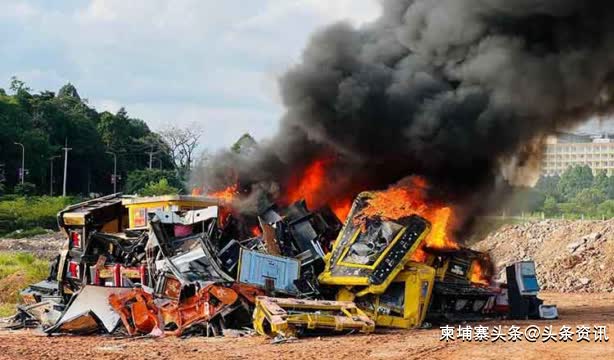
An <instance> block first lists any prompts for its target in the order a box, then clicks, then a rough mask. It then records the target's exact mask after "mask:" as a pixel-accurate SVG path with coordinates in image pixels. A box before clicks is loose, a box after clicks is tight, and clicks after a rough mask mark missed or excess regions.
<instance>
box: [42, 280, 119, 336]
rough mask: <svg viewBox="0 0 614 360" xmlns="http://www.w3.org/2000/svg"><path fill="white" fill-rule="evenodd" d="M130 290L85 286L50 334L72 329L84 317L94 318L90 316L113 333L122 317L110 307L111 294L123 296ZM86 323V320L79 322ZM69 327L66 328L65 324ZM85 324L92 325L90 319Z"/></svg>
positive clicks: (72, 300)
mask: <svg viewBox="0 0 614 360" xmlns="http://www.w3.org/2000/svg"><path fill="white" fill-rule="evenodd" d="M127 291H130V289H127V288H117V287H102V286H92V285H86V286H84V287H83V288H82V289H81V291H79V293H78V294H76V295H75V296H74V297H73V298H72V299H71V301H70V303H69V304H68V305H67V308H66V310H65V311H64V313H63V314H62V317H61V318H60V320H58V322H57V323H56V324H55V326H54V327H52V328H50V329H49V330H47V331H48V332H50V333H52V332H57V331H62V329H66V328H67V327H68V328H72V327H73V325H70V324H72V323H73V322H74V321H76V319H79V318H82V317H86V318H88V317H92V316H91V315H88V314H89V313H91V314H93V315H94V317H95V319H97V320H99V322H100V325H102V326H103V327H104V329H105V330H106V331H107V332H109V333H110V332H113V331H114V330H115V328H116V327H117V325H118V324H119V321H120V317H119V314H117V313H116V312H115V311H114V310H113V308H112V307H111V305H109V295H111V294H118V295H120V294H123V293H125V292H127ZM79 321H85V320H83V319H82V320H79ZM66 323H68V325H66V326H67V327H66V326H64V324H66ZM85 323H87V324H90V323H91V321H90V320H89V319H88V320H87V321H85Z"/></svg>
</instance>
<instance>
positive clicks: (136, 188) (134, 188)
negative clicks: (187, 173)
mask: <svg viewBox="0 0 614 360" xmlns="http://www.w3.org/2000/svg"><path fill="white" fill-rule="evenodd" d="M162 179H166V181H167V183H168V184H169V186H171V187H173V188H177V189H182V188H183V184H182V182H181V180H180V179H179V178H178V177H177V175H176V173H175V172H174V171H171V170H159V169H146V170H135V171H133V172H131V173H129V174H128V181H127V183H126V192H127V193H129V194H134V193H141V192H142V190H143V189H145V188H147V187H148V186H149V185H150V184H152V183H154V184H157V183H159V182H160V180H162Z"/></svg>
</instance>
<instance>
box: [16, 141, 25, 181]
mask: <svg viewBox="0 0 614 360" xmlns="http://www.w3.org/2000/svg"><path fill="white" fill-rule="evenodd" d="M15 145H19V146H21V171H20V172H19V177H20V178H21V185H23V183H24V182H25V179H26V147H25V146H23V144H22V143H18V142H16V143H15Z"/></svg>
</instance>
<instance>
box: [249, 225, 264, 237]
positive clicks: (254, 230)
mask: <svg viewBox="0 0 614 360" xmlns="http://www.w3.org/2000/svg"><path fill="white" fill-rule="evenodd" d="M250 232H251V233H252V235H253V236H260V235H262V230H260V227H258V225H256V226H253V227H252V228H251V229H250Z"/></svg>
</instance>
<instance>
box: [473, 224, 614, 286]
mask: <svg viewBox="0 0 614 360" xmlns="http://www.w3.org/2000/svg"><path fill="white" fill-rule="evenodd" d="M475 248H476V249H477V250H480V251H485V252H488V253H489V254H490V255H491V257H492V259H493V262H494V264H495V268H496V274H498V275H497V276H498V277H499V278H500V279H505V267H506V266H508V265H510V264H512V263H514V262H516V261H520V260H524V259H533V260H535V262H536V263H537V264H538V265H537V273H538V276H539V278H540V281H541V285H542V288H543V289H547V290H554V291H561V292H605V291H607V292H612V291H614V275H612V274H611V272H610V271H608V270H609V269H611V268H612V267H613V266H614V219H612V220H608V221H592V220H586V221H578V220H543V221H536V222H527V223H524V224H515V225H505V226H504V227H502V228H501V229H499V230H498V231H497V232H495V233H492V234H491V235H489V236H488V237H487V238H486V239H484V240H482V241H480V242H479V243H477V244H476V245H475Z"/></svg>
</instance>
